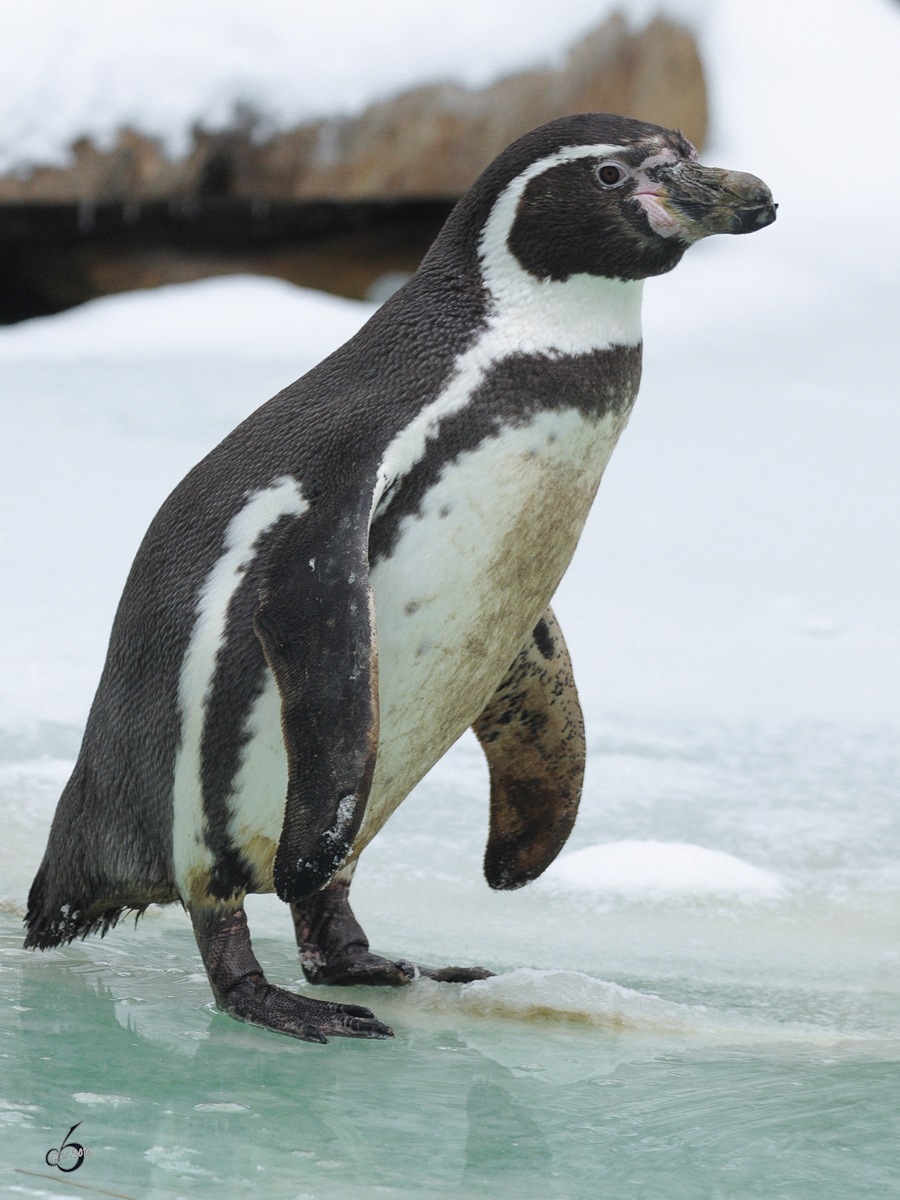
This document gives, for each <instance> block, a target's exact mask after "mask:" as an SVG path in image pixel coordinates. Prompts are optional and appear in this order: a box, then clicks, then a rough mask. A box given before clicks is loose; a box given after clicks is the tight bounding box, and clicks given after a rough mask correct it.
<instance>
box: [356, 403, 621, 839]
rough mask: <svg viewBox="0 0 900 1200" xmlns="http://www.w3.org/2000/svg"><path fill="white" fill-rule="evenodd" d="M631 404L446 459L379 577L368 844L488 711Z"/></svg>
mask: <svg viewBox="0 0 900 1200" xmlns="http://www.w3.org/2000/svg"><path fill="white" fill-rule="evenodd" d="M626 420H627V412H617V413H610V414H608V415H606V416H605V417H603V418H600V419H597V418H591V417H586V416H585V415H584V414H583V413H581V412H580V411H578V410H577V409H574V408H572V409H561V410H552V411H542V412H539V413H537V414H536V415H535V416H534V417H533V418H532V419H531V420H530V421H528V423H527V424H526V423H518V424H509V425H505V426H501V427H500V428H499V429H498V430H497V432H496V433H495V434H493V435H491V436H489V437H487V438H485V439H484V441H482V442H481V444H480V445H479V446H478V447H477V448H475V449H474V450H470V451H467V452H465V453H463V454H460V455H459V456H458V457H457V458H455V459H454V460H453V461H450V462H448V463H447V464H446V465H445V466H444V468H443V470H442V472H441V474H440V477H439V479H438V480H437V482H436V483H435V484H434V485H433V486H432V487H431V488H430V489H429V490H428V491H427V492H426V493H425V495H424V496H423V497H422V500H421V502H420V504H419V507H418V511H417V512H416V513H415V514H411V515H407V516H406V517H404V519H403V521H402V523H401V525H400V529H399V534H398V537H397V540H396V542H395V544H394V546H393V549H392V552H391V553H390V556H389V557H386V558H384V559H381V560H380V561H378V562H377V563H376V565H375V566H374V567H373V569H372V572H371V581H372V588H373V591H374V594H375V610H376V619H377V629H378V658H379V698H380V708H381V729H380V736H379V751H378V763H377V766H376V772H375V778H374V781H373V785H372V791H371V793H370V798H369V804H368V806H367V810H366V817H365V820H364V823H363V827H362V829H361V830H360V834H359V839H358V842H357V845H356V846H355V847H354V849H355V851H356V852H358V851H359V850H360V849H361V848H362V847H363V846H364V845H365V844H366V843H367V842H368V841H369V840H370V839H371V838H372V837H373V836H374V834H375V833H376V832H377V831H378V829H379V828H380V827H381V825H382V824H383V823H384V821H385V820H386V819H387V817H388V816H389V815H390V813H391V812H392V811H393V809H394V808H395V807H396V806H397V804H399V803H400V801H401V800H402V799H403V798H404V797H405V796H406V794H407V792H408V791H409V790H410V788H411V787H413V786H414V785H415V783H416V782H418V780H419V779H420V778H421V777H422V775H424V774H425V772H426V771H427V770H428V769H429V768H430V767H431V766H432V765H433V764H434V763H435V762H436V761H437V760H438V759H439V758H440V757H441V755H442V754H444V752H445V751H446V750H447V749H448V748H449V747H450V746H451V745H452V744H453V742H454V741H455V740H456V739H457V738H458V737H459V736H460V734H461V733H462V732H463V731H464V730H465V729H466V728H467V727H468V726H469V725H470V724H471V723H472V721H473V720H475V718H476V717H477V716H478V715H479V714H480V713H481V712H482V710H483V709H484V707H485V704H486V703H487V701H488V699H489V698H490V696H491V694H492V693H493V691H494V690H495V688H496V686H497V684H498V683H499V680H500V678H501V676H502V674H503V672H504V671H505V670H506V669H507V667H508V666H509V664H510V663H511V661H512V659H513V657H514V656H515V654H516V653H517V652H518V650H519V649H520V647H521V645H522V644H523V642H524V640H525V638H526V637H527V636H528V634H529V632H530V631H531V629H532V628H533V627H534V625H535V624H536V622H537V620H538V619H539V618H540V616H541V614H542V613H543V611H544V609H545V608H546V607H547V604H548V603H549V601H550V599H551V597H552V595H553V593H554V591H555V590H556V587H557V585H558V584H559V581H560V579H561V578H562V575H563V572H564V571H565V569H566V567H567V566H568V564H569V561H570V559H571V557H572V554H573V552H574V550H575V546H576V544H577V541H578V537H579V535H580V533H581V530H582V528H583V526H584V522H585V519H586V517H587V514H588V511H589V509H590V506H591V502H592V500H593V498H594V495H595V493H596V490H597V486H598V484H599V482H600V477H601V475H602V473H603V469H604V467H605V466H606V463H607V462H608V460H609V456H610V454H611V453H612V450H613V447H614V446H615V443H616V440H617V438H618V436H619V433H620V432H621V430H622V427H623V425H624V424H625V421H626Z"/></svg>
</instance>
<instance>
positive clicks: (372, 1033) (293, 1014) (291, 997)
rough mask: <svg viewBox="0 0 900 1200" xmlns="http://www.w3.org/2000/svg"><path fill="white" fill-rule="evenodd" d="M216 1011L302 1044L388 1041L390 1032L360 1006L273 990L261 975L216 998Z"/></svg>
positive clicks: (234, 986)
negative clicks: (333, 1040) (331, 1039)
mask: <svg viewBox="0 0 900 1200" xmlns="http://www.w3.org/2000/svg"><path fill="white" fill-rule="evenodd" d="M217 1003H218V1005H219V1008H221V1009H222V1011H223V1012H226V1013H228V1015H229V1016H231V1017H234V1018H235V1019H236V1020H238V1021H244V1022H245V1023H246V1024H248V1025H258V1026H260V1027H261V1028H263V1029H271V1030H272V1031H273V1032H275V1033H286V1034H287V1035H288V1036H289V1037H295V1038H299V1039H300V1040H301V1041H303V1042H320V1043H322V1044H325V1043H327V1041H328V1037H329V1036H331V1037H355V1038H389V1037H393V1036H394V1033H393V1030H392V1029H391V1028H390V1026H388V1025H384V1024H382V1022H381V1021H379V1020H378V1019H377V1018H376V1017H375V1015H374V1013H372V1012H371V1011H370V1010H369V1009H368V1008H363V1007H362V1006H361V1005H359V1004H332V1003H330V1002H328V1001H325V1000H313V999H311V998H310V997H308V996H298V995H296V993H294V992H288V991H285V989H284V988H279V987H274V986H273V985H272V984H271V983H269V982H268V981H267V980H266V978H265V977H264V976H262V975H254V976H249V977H247V978H244V979H241V980H239V981H238V982H237V983H236V984H234V985H233V986H232V987H231V988H230V989H229V991H228V992H227V994H226V995H224V996H222V997H217Z"/></svg>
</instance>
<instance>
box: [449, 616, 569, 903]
mask: <svg viewBox="0 0 900 1200" xmlns="http://www.w3.org/2000/svg"><path fill="white" fill-rule="evenodd" d="M472 728H473V730H474V731H475V735H476V737H477V738H478V740H479V742H480V743H481V747H482V749H483V750H484V753H485V755H486V757H487V760H488V767H489V769H490V775H491V820H490V836H489V838H488V844H487V850H486V851H485V856H484V874H485V877H486V879H487V881H488V883H489V884H490V886H491V887H492V888H497V889H504V890H505V889H512V888H518V887H522V885H523V884H526V883H529V882H530V881H531V880H532V879H537V877H538V876H539V875H540V874H541V873H542V872H543V871H544V870H545V869H546V868H547V867H548V866H549V865H550V863H551V862H553V860H554V858H556V856H557V854H558V853H559V852H560V850H561V849H562V848H563V846H564V845H565V843H566V839H567V838H568V836H569V834H570V833H571V831H572V826H573V825H574V824H575V817H576V815H577V813H578V802H579V800H580V799H581V786H582V782H583V780H584V761H585V741H584V720H583V718H582V715H581V705H580V704H579V703H578V692H577V691H576V689H575V681H574V679H573V678H572V664H571V662H570V660H569V652H568V650H567V649H566V643H565V641H564V640H563V635H562V630H561V629H560V627H559V625H558V623H557V621H556V617H555V616H554V615H553V611H552V609H550V608H548V609H547V611H546V612H545V613H544V615H543V616H542V617H541V619H540V621H538V623H537V625H536V626H535V628H534V631H533V633H532V635H531V638H530V639H529V640H528V641H527V642H526V644H525V645H524V646H523V647H522V649H521V650H520V651H519V653H518V654H517V655H516V657H515V659H514V660H513V662H512V665H511V666H510V669H509V671H508V672H507V674H506V676H505V677H504V679H503V681H502V683H501V684H500V686H499V687H498V688H497V690H496V692H495V693H494V695H493V696H492V697H491V700H490V702H489V704H488V706H487V708H485V710H484V712H483V713H482V714H481V716H480V717H479V718H478V720H477V721H476V722H475V723H474V725H473V726H472Z"/></svg>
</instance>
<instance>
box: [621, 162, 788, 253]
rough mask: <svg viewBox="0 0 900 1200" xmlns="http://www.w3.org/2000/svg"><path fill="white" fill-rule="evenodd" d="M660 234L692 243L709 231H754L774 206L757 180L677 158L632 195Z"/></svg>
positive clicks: (768, 221) (766, 221)
mask: <svg viewBox="0 0 900 1200" xmlns="http://www.w3.org/2000/svg"><path fill="white" fill-rule="evenodd" d="M632 198H633V199H634V200H636V201H637V202H638V203H639V204H640V205H641V207H642V208H643V209H644V212H645V213H646V215H647V219H648V220H649V222H650V225H651V226H652V227H653V229H654V230H655V231H656V233H658V234H659V235H660V236H661V237H677V238H679V239H680V240H682V241H685V242H688V243H690V242H697V241H699V240H700V239H701V238H705V237H710V236H711V235H712V234H714V233H754V232H755V231H756V230H757V229H764V228H765V227H766V225H771V224H772V222H773V221H774V220H775V210H776V209H777V207H778V205H777V204H775V203H774V201H773V200H772V193H771V192H770V191H769V189H768V188H767V187H766V185H765V184H764V183H763V181H762V180H761V179H757V178H756V176H755V175H746V174H744V173H743V172H742V171H721V170H719V169H718V168H717V167H703V166H701V165H700V164H699V163H694V162H681V163H679V164H678V165H677V166H676V167H674V168H673V169H672V170H671V171H666V172H665V176H664V178H663V179H662V180H661V181H660V182H659V183H656V182H654V183H652V184H649V185H647V186H646V187H639V190H638V191H637V192H635V193H634V195H633V197H632Z"/></svg>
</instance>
